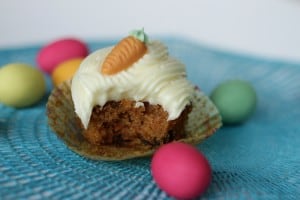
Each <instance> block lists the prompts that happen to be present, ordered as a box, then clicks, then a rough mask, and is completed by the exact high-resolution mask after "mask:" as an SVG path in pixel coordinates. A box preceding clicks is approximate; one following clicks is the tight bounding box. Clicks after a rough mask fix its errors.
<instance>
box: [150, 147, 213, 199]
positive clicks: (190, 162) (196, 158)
mask: <svg viewBox="0 0 300 200" xmlns="http://www.w3.org/2000/svg"><path fill="white" fill-rule="evenodd" d="M151 171H152V176H153V179H154V181H155V182H156V183H157V185H158V186H159V187H160V188H161V189H162V190H163V191H165V192H166V193H167V194H169V195H170V196H172V197H175V198H178V199H192V198H196V197H198V196H200V195H201V194H203V193H204V192H205V191H206V189H207V188H208V186H209V184H210V182H211V174H212V172H211V167H210V164H209V162H208V161H207V159H206V158H205V157H204V156H203V154H202V153H200V151H198V150H197V149H196V148H195V147H193V146H191V145H188V144H185V143H180V142H173V143H169V144H166V145H163V146H162V147H160V148H159V149H158V150H157V151H156V152H155V154H154V156H153V158H152V162H151Z"/></svg>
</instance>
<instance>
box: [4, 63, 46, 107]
mask: <svg viewBox="0 0 300 200" xmlns="http://www.w3.org/2000/svg"><path fill="white" fill-rule="evenodd" d="M45 93H46V81H45V78H44V75H43V73H42V72H41V71H39V70H38V69H37V68H34V67H32V66H30V65H27V64H23V63H11V64H7V65H4V66H2V67H1V68H0V103H3V104H5V105H7V106H12V107H15V108H21V107H27V106H31V105H33V104H35V103H37V102H38V101H39V100H40V99H41V98H42V97H43V96H44V95H45Z"/></svg>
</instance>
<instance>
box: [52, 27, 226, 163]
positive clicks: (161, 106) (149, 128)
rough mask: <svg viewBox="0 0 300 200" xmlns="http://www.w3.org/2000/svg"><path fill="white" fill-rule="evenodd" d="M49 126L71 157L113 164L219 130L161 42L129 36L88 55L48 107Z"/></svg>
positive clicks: (140, 34) (207, 104)
mask: <svg viewBox="0 0 300 200" xmlns="http://www.w3.org/2000/svg"><path fill="white" fill-rule="evenodd" d="M47 111H48V117H49V124H50V127H51V128H52V129H53V131H54V132H56V133H57V135H58V136H59V137H60V138H62V139H63V140H64V141H65V143H66V144H67V145H68V146H69V147H70V148H71V149H72V150H74V151H75V152H77V153H79V154H81V155H84V156H87V157H89V158H93V159H106V160H119V159H126V158H132V157H137V156H144V155H148V154H151V153H152V152H153V151H154V150H155V149H157V148H158V147H159V146H160V145H163V144H165V143H169V142H172V141H183V142H187V143H192V144H197V143H199V142H200V141H202V140H203V139H204V138H206V137H208V136H209V135H211V134H212V133H213V132H214V131H215V130H216V129H217V128H219V127H220V126H221V119H220V115H219V113H218V111H217V109H216V108H215V106H214V105H213V103H211V101H210V100H209V99H208V98H207V97H206V96H205V95H204V94H203V93H202V92H201V91H199V90H198V89H196V87H195V86H194V85H193V84H191V83H190V82H189V81H188V79H187V77H186V69H185V65H184V64H183V63H181V62H180V61H179V60H177V59H175V58H173V57H171V56H170V55H169V53H168V49H167V47H166V46H165V45H164V44H163V43H161V42H160V41H151V40H149V39H148V37H147V35H146V34H145V33H144V31H143V30H138V31H133V32H131V34H130V35H129V36H127V37H125V38H124V39H122V40H121V41H120V42H119V43H118V44H116V45H115V46H111V47H107V48H103V49H100V50H97V51H95V52H94V53H92V54H90V55H89V56H88V57H86V58H85V60H84V61H83V62H82V63H81V65H80V67H79V69H78V70H77V72H76V73H75V75H74V77H73V78H72V81H69V82H65V83H64V84H62V85H61V86H60V87H58V88H55V89H54V90H53V92H52V94H51V96H50V97H49V101H48V104H47Z"/></svg>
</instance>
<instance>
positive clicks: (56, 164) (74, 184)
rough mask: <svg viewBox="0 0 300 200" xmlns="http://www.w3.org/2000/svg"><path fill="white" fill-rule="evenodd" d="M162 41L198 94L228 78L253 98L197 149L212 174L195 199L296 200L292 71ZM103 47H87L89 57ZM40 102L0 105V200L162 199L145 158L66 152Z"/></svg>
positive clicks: (13, 54)
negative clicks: (250, 108) (239, 117)
mask: <svg viewBox="0 0 300 200" xmlns="http://www.w3.org/2000/svg"><path fill="white" fill-rule="evenodd" d="M163 41H164V42H166V43H167V45H168V46H169V49H170V54H171V55H173V56H174V57H177V58H178V59H180V60H182V61H183V62H184V63H185V64H186V66H187V71H188V77H189V79H190V80H191V81H192V82H194V83H195V84H197V85H198V86H200V88H201V89H202V90H203V91H204V92H205V93H206V94H209V93H210V92H211V91H212V89H213V88H214V87H215V86H216V85H217V84H218V83H220V82H222V81H224V80H228V79H232V78H241V79H244V80H249V81H250V82H251V83H252V84H253V86H254V87H255V88H256V91H257V94H258V106H257V110H256V112H255V113H254V115H253V116H252V117H251V118H250V119H249V120H248V121H247V122H246V123H245V124H242V125H239V126H231V127H222V128H221V129H220V130H219V131H218V132H217V133H215V134H214V135H213V136H212V137H210V138H209V139H207V140H206V141H204V142H203V143H201V144H200V145H198V148H199V150H201V151H202V152H203V153H204V154H205V156H206V157H207V158H208V160H209V161H210V163H211V165H212V168H213V181H212V183H211V185H210V187H209V189H208V190H207V192H206V193H205V194H204V195H203V196H202V197H201V198H200V199H272V200H274V199H300V126H299V125H300V64H292V63H288V62H282V61H273V60H266V59H260V58H254V57H250V56H243V55H236V54H231V53H226V52H222V51H216V50H213V49H210V48H207V47H205V46H200V45H197V44H194V43H193V42H190V41H186V40H182V39H178V38H172V39H170V38H168V39H166V38H165V39H163ZM109 44H113V41H106V42H90V43H89V45H90V49H91V50H92V51H93V50H95V49H98V48H102V47H104V46H106V45H109ZM38 50H39V46H33V47H26V48H19V49H3V50H0V66H2V65H4V64H7V63H10V62H25V63H28V64H33V65H35V57H36V53H37V51H38ZM47 82H48V94H47V95H49V92H50V90H51V82H50V79H49V77H47ZM46 101H47V97H45V98H44V99H43V101H41V102H40V103H39V104H38V105H35V106H33V107H31V108H26V109H19V110H16V109H13V108H9V107H6V106H4V105H1V104H0V199H30V198H31V199H170V197H169V196H168V195H166V194H165V193H164V192H163V191H161V190H160V189H159V188H158V187H157V186H156V185H155V183H154V182H153V180H152V177H151V171H150V167H149V165H150V162H151V159H150V158H139V159H132V160H127V161H121V162H105V161H92V160H88V159H85V158H83V157H81V156H79V155H77V154H75V153H73V152H72V151H70V150H69V149H68V148H67V147H66V146H65V145H64V144H63V143H62V142H61V141H60V140H59V139H58V138H57V137H56V136H55V135H54V133H53V132H52V131H51V130H50V129H49V127H48V126H47V118H46V115H45V103H46ZM186 184H188V183H186Z"/></svg>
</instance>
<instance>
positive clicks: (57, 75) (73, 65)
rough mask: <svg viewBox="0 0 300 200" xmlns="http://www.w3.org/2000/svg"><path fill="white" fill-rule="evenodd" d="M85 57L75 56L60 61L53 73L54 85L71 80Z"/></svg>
mask: <svg viewBox="0 0 300 200" xmlns="http://www.w3.org/2000/svg"><path fill="white" fill-rule="evenodd" d="M82 60H83V58H74V59H70V60H67V61H64V62H62V63H60V64H59V65H58V66H57V67H56V68H55V70H54V71H53V73H52V82H53V84H54V86H58V85H59V84H61V83H62V82H64V81H67V80H70V79H71V78H72V77H73V75H74V74H75V72H76V71H77V69H78V68H79V65H80V63H81V62H82Z"/></svg>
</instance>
